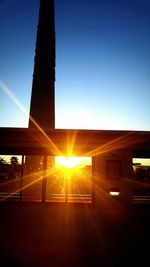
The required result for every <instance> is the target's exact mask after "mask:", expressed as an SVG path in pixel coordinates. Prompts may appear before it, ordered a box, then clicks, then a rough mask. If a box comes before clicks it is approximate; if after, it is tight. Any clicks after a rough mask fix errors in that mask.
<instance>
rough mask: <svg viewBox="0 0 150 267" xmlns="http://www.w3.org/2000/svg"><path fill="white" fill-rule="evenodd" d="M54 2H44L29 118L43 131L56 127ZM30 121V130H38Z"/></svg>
mask: <svg viewBox="0 0 150 267" xmlns="http://www.w3.org/2000/svg"><path fill="white" fill-rule="evenodd" d="M54 83H55V22H54V0H41V1H40V10H39V22H38V28H37V37H36V49H35V59H34V73H33V82H32V95H31V105H30V116H31V117H32V118H33V119H34V120H35V121H36V123H38V124H39V125H40V127H42V128H43V129H50V130H52V129H54V128H55V97H54ZM35 127H36V126H35V124H34V123H33V121H32V120H31V119H29V128H35Z"/></svg>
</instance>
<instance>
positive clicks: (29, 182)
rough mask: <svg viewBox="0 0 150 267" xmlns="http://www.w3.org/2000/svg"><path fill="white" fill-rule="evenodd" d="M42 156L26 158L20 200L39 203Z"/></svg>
mask: <svg viewBox="0 0 150 267" xmlns="http://www.w3.org/2000/svg"><path fill="white" fill-rule="evenodd" d="M42 177H43V156H26V158H25V162H24V176H23V183H22V199H23V200H29V201H30V200H31V201H32V200H34V201H40V200H41V195H42Z"/></svg>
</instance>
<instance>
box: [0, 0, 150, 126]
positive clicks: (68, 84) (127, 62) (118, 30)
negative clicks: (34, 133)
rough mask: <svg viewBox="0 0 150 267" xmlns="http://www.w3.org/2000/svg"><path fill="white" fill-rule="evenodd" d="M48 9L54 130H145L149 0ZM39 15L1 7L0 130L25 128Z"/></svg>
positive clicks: (13, 3)
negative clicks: (52, 29)
mask: <svg viewBox="0 0 150 267" xmlns="http://www.w3.org/2000/svg"><path fill="white" fill-rule="evenodd" d="M55 5H56V7H55V11H56V83H55V90H56V91H55V92H56V93H55V100H56V102H55V105H56V112H55V115H56V128H80V129H102V130H103V129H114V130H116V129H117V130H150V105H149V99H150V49H149V47H150V0H130V1H128V0H76V1H74V0H65V1H64V0H56V1H55ZM38 9H39V0H32V1H30V0H21V1H19V0H0V80H1V88H2V87H3V89H5V90H4V91H5V92H4V91H3V90H0V126H1V127H3V126H5V127H7V126H8V127H27V126H28V115H27V114H28V112H29V105H30V96H31V87H32V74H33V62H34V50H35V40H36V28H37V23H38ZM9 90H10V91H11V92H10V91H9ZM6 93H7V94H6ZM8 95H10V96H11V98H10V97H9V96H8ZM12 98H13V99H17V100H18V101H19V103H21V104H22V105H23V107H24V108H25V110H26V113H27V114H24V113H23V112H22V111H21V110H20V109H19V107H18V106H17V105H16V102H15V103H14V101H13V100H12ZM17 104H18V102H17Z"/></svg>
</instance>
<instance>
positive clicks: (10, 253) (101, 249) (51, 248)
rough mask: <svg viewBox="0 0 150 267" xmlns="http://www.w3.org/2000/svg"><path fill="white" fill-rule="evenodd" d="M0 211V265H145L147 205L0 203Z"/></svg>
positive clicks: (149, 217)
mask: <svg viewBox="0 0 150 267" xmlns="http://www.w3.org/2000/svg"><path fill="white" fill-rule="evenodd" d="M116 201H117V202H116ZM0 214H1V215H0V266H1V267H4V266H16V267H29V266H32V267H46V266H50V267H57V266H59V267H64V266H65V267H81V266H82V267H84V266H92V267H93V266H103V267H107V266H109V267H112V266H114V267H117V266H119V267H120V266H121V267H122V266H125V267H128V266H137V265H138V266H140V265H141V266H149V237H150V206H131V207H127V206H125V205H123V204H121V203H119V202H118V200H113V201H112V203H109V205H106V206H105V205H100V206H98V207H97V206H95V205H93V206H92V205H85V204H82V205H81V204H69V203H68V204H54V203H50V204H48V203H47V204H42V203H1V204H0Z"/></svg>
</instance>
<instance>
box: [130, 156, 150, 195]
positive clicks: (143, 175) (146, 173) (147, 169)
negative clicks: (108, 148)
mask: <svg viewBox="0 0 150 267" xmlns="http://www.w3.org/2000/svg"><path fill="white" fill-rule="evenodd" d="M133 173H134V195H139V196H150V159H148V158H147V159H142V158H134V159H133Z"/></svg>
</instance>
